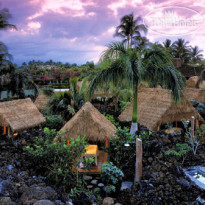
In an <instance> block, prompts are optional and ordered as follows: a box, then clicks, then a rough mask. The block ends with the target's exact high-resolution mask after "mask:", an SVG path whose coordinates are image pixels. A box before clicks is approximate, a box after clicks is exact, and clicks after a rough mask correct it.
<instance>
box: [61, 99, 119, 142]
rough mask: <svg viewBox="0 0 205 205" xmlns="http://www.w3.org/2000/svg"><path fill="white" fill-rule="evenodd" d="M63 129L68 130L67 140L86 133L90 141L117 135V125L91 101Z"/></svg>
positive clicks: (103, 139)
mask: <svg viewBox="0 0 205 205" xmlns="http://www.w3.org/2000/svg"><path fill="white" fill-rule="evenodd" d="M61 130H65V131H66V132H65V135H64V139H65V140H69V139H71V138H77V137H78V136H84V135H85V136H87V137H88V138H87V139H88V140H90V141H101V142H102V141H106V139H109V138H114V137H115V130H116V127H115V126H114V125H113V124H112V123H111V122H110V121H109V120H108V119H106V117H105V116H104V115H102V114H101V113H100V112H99V111H98V110H97V109H96V108H95V107H94V106H93V105H92V104H91V103H90V102H86V103H85V104H84V105H83V107H82V108H81V109H80V110H79V111H78V112H77V113H76V114H75V115H74V116H73V117H72V118H71V119H70V120H69V121H68V122H67V123H66V124H65V125H64V127H63V128H62V129H61Z"/></svg>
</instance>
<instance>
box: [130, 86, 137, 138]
mask: <svg viewBox="0 0 205 205" xmlns="http://www.w3.org/2000/svg"><path fill="white" fill-rule="evenodd" d="M137 130H138V83H136V85H134V104H133V113H132V125H131V129H130V133H131V134H132V137H133V138H134V136H135V132H136V131H137Z"/></svg>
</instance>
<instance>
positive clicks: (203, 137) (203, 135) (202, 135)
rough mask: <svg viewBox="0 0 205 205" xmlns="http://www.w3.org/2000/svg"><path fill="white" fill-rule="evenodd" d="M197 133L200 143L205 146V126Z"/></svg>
mask: <svg viewBox="0 0 205 205" xmlns="http://www.w3.org/2000/svg"><path fill="white" fill-rule="evenodd" d="M196 133H197V136H198V138H199V140H200V142H201V143H202V144H205V124H203V125H201V126H200V127H199V129H198V130H197V132H196Z"/></svg>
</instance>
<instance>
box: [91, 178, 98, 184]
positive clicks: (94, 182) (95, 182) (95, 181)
mask: <svg viewBox="0 0 205 205" xmlns="http://www.w3.org/2000/svg"><path fill="white" fill-rule="evenodd" d="M90 183H91V184H93V185H96V184H97V183H98V180H96V179H94V180H92V181H91V182H90Z"/></svg>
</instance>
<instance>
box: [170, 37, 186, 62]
mask: <svg viewBox="0 0 205 205" xmlns="http://www.w3.org/2000/svg"><path fill="white" fill-rule="evenodd" d="M188 44H189V42H188V41H185V40H184V39H182V38H179V39H178V40H177V41H175V42H174V43H173V46H172V47H173V53H174V57H175V58H180V59H181V62H182V64H183V63H186V62H188V61H189V60H190V52H189V48H190V46H188Z"/></svg>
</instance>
